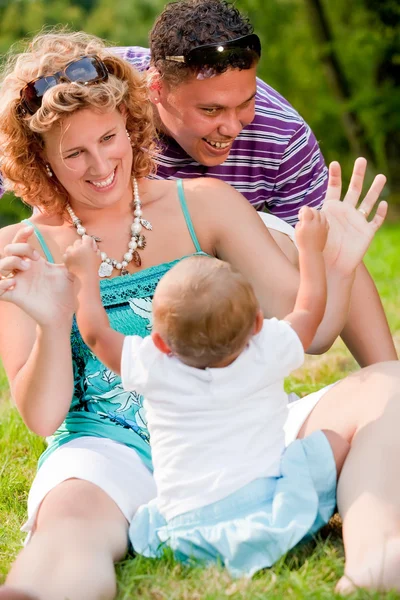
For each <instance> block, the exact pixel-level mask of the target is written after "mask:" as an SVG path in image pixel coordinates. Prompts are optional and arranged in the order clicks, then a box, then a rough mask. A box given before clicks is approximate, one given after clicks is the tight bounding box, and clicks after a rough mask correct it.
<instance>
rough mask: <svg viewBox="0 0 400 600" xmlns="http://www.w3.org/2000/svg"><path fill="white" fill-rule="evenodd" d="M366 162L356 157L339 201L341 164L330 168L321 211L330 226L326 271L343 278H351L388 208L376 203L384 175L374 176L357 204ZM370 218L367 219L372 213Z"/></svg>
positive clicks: (382, 185)
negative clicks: (335, 272)
mask: <svg viewBox="0 0 400 600" xmlns="http://www.w3.org/2000/svg"><path fill="white" fill-rule="evenodd" d="M366 167H367V161H366V160H365V158H357V160H356V161H355V163H354V168H353V173H352V177H351V180H350V184H349V188H348V190H347V193H346V195H345V197H344V199H343V201H341V200H340V195H341V189H342V176H341V169H340V165H339V163H337V162H333V163H331V164H330V165H329V181H328V189H327V192H326V196H325V200H324V205H323V207H322V211H323V212H324V213H325V215H326V217H327V219H328V223H329V235H328V240H327V243H326V246H325V251H324V257H325V262H326V265H327V268H328V269H332V268H334V269H335V270H338V271H339V272H340V273H341V274H342V275H350V274H351V273H352V272H353V271H354V270H355V269H356V267H357V266H358V265H359V263H360V262H361V261H362V259H363V257H364V255H365V253H366V251H367V249H368V247H369V245H370V243H371V241H372V239H373V237H374V235H375V233H376V232H377V230H378V229H379V227H380V226H381V225H382V223H383V222H384V220H385V217H386V214H387V209H388V205H387V202H385V201H384V200H381V201H379V195H380V193H381V192H382V190H383V187H384V185H385V183H386V177H385V176H384V175H377V176H376V177H375V179H374V181H373V182H372V184H371V187H370V188H369V190H368V191H367V193H366V195H365V196H364V198H363V199H362V201H361V202H360V203H359V200H360V196H361V194H362V187H363V183H364V178H365V171H366ZM374 210H376V212H375V215H374V216H373V218H372V219H370V220H368V218H369V216H370V214H371V213H372V211H374Z"/></svg>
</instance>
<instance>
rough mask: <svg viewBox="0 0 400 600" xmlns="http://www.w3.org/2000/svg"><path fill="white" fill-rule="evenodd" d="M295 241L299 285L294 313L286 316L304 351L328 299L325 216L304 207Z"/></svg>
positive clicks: (300, 214) (309, 342)
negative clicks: (297, 254) (297, 250)
mask: <svg viewBox="0 0 400 600" xmlns="http://www.w3.org/2000/svg"><path fill="white" fill-rule="evenodd" d="M299 219H300V220H299V223H298V224H297V225H296V241H297V245H298V248H299V265H300V285H299V290H298V292H297V298H296V303H295V306H294V309H293V311H292V312H291V313H290V314H289V315H287V316H286V317H285V320H286V321H289V322H290V324H291V326H292V327H293V329H294V330H295V331H296V333H297V335H298V336H299V338H300V341H301V343H302V344H303V347H304V350H307V348H308V347H309V346H310V344H311V342H312V341H313V339H314V336H315V334H316V331H317V329H318V326H319V324H320V323H321V321H322V319H323V316H324V313H325V308H326V298H327V283H326V274H325V261H324V257H323V250H324V247H325V244H326V239H327V235H328V223H327V220H326V218H325V215H323V214H322V213H320V212H318V211H317V210H316V209H314V208H310V207H308V206H305V207H303V208H302V209H301V211H300V213H299Z"/></svg>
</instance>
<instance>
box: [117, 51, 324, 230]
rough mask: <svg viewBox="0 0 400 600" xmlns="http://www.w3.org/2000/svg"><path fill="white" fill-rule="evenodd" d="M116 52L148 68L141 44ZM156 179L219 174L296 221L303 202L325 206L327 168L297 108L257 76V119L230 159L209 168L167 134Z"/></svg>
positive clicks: (253, 200)
mask: <svg viewBox="0 0 400 600" xmlns="http://www.w3.org/2000/svg"><path fill="white" fill-rule="evenodd" d="M114 50H115V51H116V53H117V54H118V55H119V56H121V57H122V58H124V59H126V60H127V61H128V62H130V63H131V64H132V65H134V66H135V67H136V68H137V69H138V70H139V71H145V70H146V69H147V68H148V67H149V63H150V51H149V50H148V49H147V48H140V47H138V46H135V47H131V48H115V49H114ZM161 141H162V154H159V155H158V156H157V165H158V166H157V174H156V175H155V176H154V177H156V178H157V179H178V178H181V177H182V178H191V177H216V178H217V179H222V180H223V181H226V182H227V183H230V184H231V185H232V186H234V187H235V188H236V189H237V190H238V191H239V192H241V193H242V194H243V195H244V196H245V197H246V198H247V200H249V202H250V203H251V204H252V205H253V206H254V207H255V208H256V209H258V210H260V209H263V208H266V209H268V211H269V212H271V213H272V214H274V215H276V216H277V217H280V218H281V219H284V220H285V221H287V222H288V223H290V224H292V225H294V224H295V223H296V222H297V220H298V219H297V214H298V212H299V209H300V207H301V206H303V205H304V204H308V205H309V206H315V207H317V208H320V207H321V205H322V201H323V199H324V196H325V192H326V185H327V169H326V166H325V162H324V159H323V157H322V154H321V151H320V149H319V146H318V143H317V141H316V139H315V136H314V134H313V132H312V131H311V129H310V128H309V126H308V125H307V124H306V123H305V122H304V120H303V119H302V118H301V117H300V115H299V114H298V113H297V112H296V111H295V109H294V108H293V107H292V106H291V105H290V104H289V102H288V101H287V100H285V98H283V97H282V96H281V95H280V94H278V92H277V91H275V90H274V89H273V88H271V87H270V86H269V85H267V84H266V83H264V81H262V80H261V79H259V78H257V94H256V109H255V118H254V120H253V122H252V123H251V124H250V125H247V126H246V127H244V129H242V131H241V132H240V134H239V135H238V137H237V138H236V139H235V141H234V142H233V145H232V149H231V151H230V153H229V156H228V158H227V159H226V160H225V162H224V163H222V164H221V165H218V166H216V167H206V166H204V165H201V164H200V163H198V162H197V161H195V160H194V159H193V158H192V157H191V156H189V155H188V154H186V152H185V151H184V150H183V149H182V148H181V147H180V146H179V144H177V142H176V141H175V140H173V139H171V138H169V137H166V136H164V137H162V138H161Z"/></svg>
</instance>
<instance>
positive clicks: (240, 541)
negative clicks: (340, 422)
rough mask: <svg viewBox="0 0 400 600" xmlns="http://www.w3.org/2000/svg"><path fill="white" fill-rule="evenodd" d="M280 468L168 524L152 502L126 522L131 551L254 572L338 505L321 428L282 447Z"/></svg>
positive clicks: (333, 472) (333, 467) (321, 522)
mask: <svg viewBox="0 0 400 600" xmlns="http://www.w3.org/2000/svg"><path fill="white" fill-rule="evenodd" d="M281 473H282V474H281V476H280V477H277V478H275V477H268V478H263V479H256V480H254V481H252V482H251V483H249V484H247V485H246V486H244V487H243V488H241V489H239V490H238V491H236V492H234V493H233V494H230V495H229V496H227V497H226V498H224V499H222V500H219V501H218V502H215V503H213V504H209V505H207V506H204V507H202V508H199V509H196V510H192V511H190V512H186V513H184V514H182V515H179V516H177V517H174V518H173V519H171V520H170V521H169V522H166V521H165V519H164V518H163V516H162V515H161V514H160V513H159V511H158V509H157V499H154V500H151V501H150V502H149V504H146V505H143V506H141V507H140V508H139V510H138V512H137V513H136V515H135V517H134V519H133V521H132V523H131V527H130V532H129V535H130V540H131V543H132V546H133V549H134V550H135V552H137V553H139V554H143V555H144V556H148V557H154V558H156V557H159V556H161V555H162V553H163V549H164V548H165V547H170V548H172V550H173V552H174V555H175V557H176V558H177V559H178V560H180V561H182V562H186V563H187V562H190V560H193V559H194V560H196V561H199V560H200V561H204V562H205V563H210V562H220V563H221V564H224V565H225V566H226V568H227V569H228V571H229V572H230V574H231V575H232V576H233V577H242V576H246V577H252V575H254V573H256V572H257V571H259V570H260V569H263V568H264V567H270V566H271V565H273V564H274V563H275V562H276V561H277V560H278V559H279V558H280V557H281V556H283V555H284V554H286V553H287V552H288V550H290V549H291V548H293V547H294V546H295V545H296V544H298V543H299V542H300V541H301V540H303V539H304V538H305V537H307V536H309V535H312V534H314V533H316V532H317V531H318V529H320V527H322V526H323V525H324V524H325V523H327V522H328V520H329V519H330V517H331V516H332V513H333V511H334V509H335V506H336V465H335V461H334V458H333V453H332V450H331V447H330V444H329V442H328V440H327V438H326V437H325V435H324V434H323V433H322V432H321V431H317V432H315V433H313V434H311V435H310V436H308V437H307V438H305V439H303V440H295V441H294V442H292V443H291V444H290V445H289V446H288V447H287V449H286V451H285V453H284V455H283V457H282V462H281Z"/></svg>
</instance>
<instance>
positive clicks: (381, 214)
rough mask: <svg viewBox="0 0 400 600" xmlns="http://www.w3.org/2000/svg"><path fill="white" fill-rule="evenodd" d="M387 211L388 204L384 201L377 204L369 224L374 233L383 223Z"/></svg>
mask: <svg viewBox="0 0 400 600" xmlns="http://www.w3.org/2000/svg"><path fill="white" fill-rule="evenodd" d="M387 211H388V203H387V202H386V201H385V200H382V201H381V202H379V204H378V208H377V209H376V213H375V215H374V218H373V219H372V220H371V222H370V225H371V227H373V229H374V231H377V230H378V229H379V227H380V226H381V225H382V223H383V222H384V220H385V218H386V215H387Z"/></svg>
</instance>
